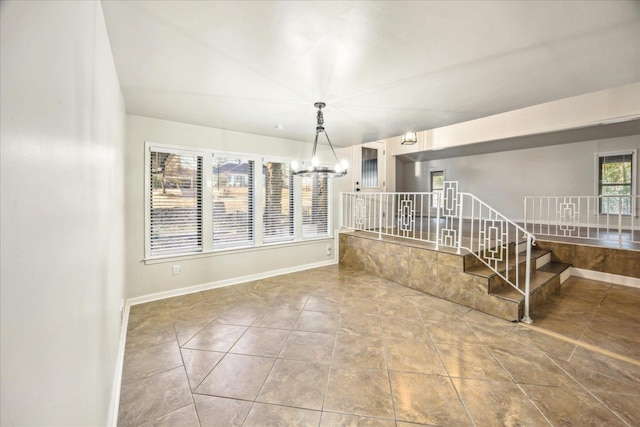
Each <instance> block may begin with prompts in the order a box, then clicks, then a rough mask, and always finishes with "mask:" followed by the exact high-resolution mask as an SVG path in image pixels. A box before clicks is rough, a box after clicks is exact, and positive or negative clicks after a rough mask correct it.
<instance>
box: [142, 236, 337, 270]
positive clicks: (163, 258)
mask: <svg viewBox="0 0 640 427" xmlns="http://www.w3.org/2000/svg"><path fill="white" fill-rule="evenodd" d="M333 240H334V238H333V237H331V236H323V237H315V238H309V239H305V240H296V241H290V242H278V243H265V244H262V245H257V246H249V247H243V248H237V249H216V250H210V251H204V252H197V253H192V254H184V255H177V254H173V255H159V256H154V257H148V258H143V259H142V261H143V262H144V263H145V265H153V264H162V263H168V262H175V261H182V260H189V259H198V258H210V257H215V256H225V255H236V254H241V253H251V252H260V251H263V250H267V249H275V248H278V249H280V248H288V247H296V246H304V245H313V244H316V243H318V242H323V241H327V242H329V241H333Z"/></svg>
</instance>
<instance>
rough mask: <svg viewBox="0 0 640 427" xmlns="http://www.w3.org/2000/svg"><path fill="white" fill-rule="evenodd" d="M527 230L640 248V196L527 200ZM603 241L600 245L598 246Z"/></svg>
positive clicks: (556, 197) (552, 197) (525, 223)
mask: <svg viewBox="0 0 640 427" xmlns="http://www.w3.org/2000/svg"><path fill="white" fill-rule="evenodd" d="M522 199H523V203H524V228H525V229H526V230H527V231H529V232H531V233H535V234H537V235H544V236H553V237H561V238H571V239H590V240H594V242H593V243H596V244H597V243H606V242H611V243H613V244H615V245H616V246H617V247H619V248H622V247H625V246H627V245H628V246H632V245H635V244H640V220H639V219H638V216H637V211H636V209H637V206H638V203H640V196H526V197H523V198H522ZM595 241H600V242H595Z"/></svg>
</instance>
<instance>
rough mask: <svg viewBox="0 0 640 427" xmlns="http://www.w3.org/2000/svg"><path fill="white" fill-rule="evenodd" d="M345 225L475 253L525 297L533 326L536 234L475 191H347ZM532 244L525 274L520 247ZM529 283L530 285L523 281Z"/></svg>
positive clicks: (454, 186)
mask: <svg viewBox="0 0 640 427" xmlns="http://www.w3.org/2000/svg"><path fill="white" fill-rule="evenodd" d="M340 208H341V213H340V218H341V220H340V227H341V228H349V229H353V230H363V231H371V232H374V233H376V234H378V238H379V239H382V236H383V235H385V236H396V237H403V238H407V239H413V240H419V241H424V242H428V243H432V244H434V245H435V248H436V250H437V249H439V247H440V246H446V247H452V248H455V249H456V252H457V253H458V254H460V253H461V250H462V249H465V250H467V251H469V252H470V253H472V254H473V255H474V256H475V257H476V258H477V259H479V260H480V261H481V262H482V263H483V264H484V265H485V266H487V267H488V268H489V269H491V271H492V272H493V273H495V274H497V275H498V276H499V277H501V278H502V280H503V281H504V282H505V283H507V284H509V285H510V286H511V287H513V288H514V289H516V290H517V291H518V292H519V293H520V294H522V295H524V297H525V310H524V316H523V317H522V321H523V322H527V323H531V318H530V316H529V296H530V293H531V292H530V278H531V246H533V245H535V240H536V238H535V236H534V235H533V233H530V232H528V231H527V230H526V229H525V228H523V227H522V226H520V225H519V224H517V223H515V222H514V221H512V220H510V219H508V218H507V217H505V216H504V215H502V214H501V213H499V212H498V211H496V210H495V209H493V208H492V207H491V206H489V205H488V204H486V203H485V202H483V201H482V200H480V199H478V198H477V197H476V196H474V195H473V194H470V193H464V192H459V191H458V183H457V182H456V181H445V183H444V187H443V190H442V191H437V192H412V193H391V192H381V193H364V192H355V193H341V197H340ZM520 239H523V240H524V241H526V255H524V256H526V259H525V262H524V265H525V268H524V271H521V268H520V264H521V258H520V257H521V256H523V255H521V254H520V249H519V245H520V243H521V240H520ZM523 282H524V283H523Z"/></svg>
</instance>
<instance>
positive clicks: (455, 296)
mask: <svg viewBox="0 0 640 427" xmlns="http://www.w3.org/2000/svg"><path fill="white" fill-rule="evenodd" d="M339 242H340V243H339V253H340V264H341V265H344V266H346V267H350V268H354V269H360V270H365V271H366V272H367V273H369V274H373V275H376V276H378V277H381V278H383V279H386V280H390V281H393V282H396V283H398V284H400V285H403V286H406V287H409V288H412V289H416V290H419V291H421V292H424V293H427V294H430V295H434V296H437V297H440V298H443V299H446V300H449V301H452V302H455V303H458V304H461V305H464V306H467V307H470V308H474V309H476V310H479V311H482V312H484V313H488V314H491V315H493V316H496V317H500V318H502V319H505V320H509V321H519V320H521V319H522V318H523V317H524V311H525V297H524V295H523V294H522V293H520V292H518V291H516V290H515V289H514V288H513V287H512V286H511V285H509V284H507V283H506V282H505V280H504V279H503V278H502V276H505V275H506V274H505V273H506V271H507V264H506V263H502V264H501V265H499V271H498V272H495V271H493V270H492V269H490V268H489V267H488V266H486V265H485V264H483V263H482V262H481V261H480V260H479V259H478V258H477V256H476V254H473V253H471V252H468V251H463V252H464V253H461V254H457V253H455V251H454V250H451V249H450V248H447V247H440V248H438V249H436V247H435V245H434V244H431V243H427V242H420V241H416V240H412V239H406V238H398V237H391V236H384V237H383V238H382V239H379V238H378V236H377V234H376V233H373V232H369V231H343V232H341V233H340V238H339ZM510 246H511V248H510V250H511V252H512V254H515V250H516V245H515V244H511V245H510ZM518 248H519V250H520V252H521V255H522V256H520V257H518V264H517V267H516V263H515V262H511V263H509V265H508V267H509V270H511V271H512V272H513V270H515V269H516V268H517V269H519V270H520V272H521V273H522V272H523V269H525V268H526V262H525V258H524V254H523V253H526V250H524V248H523V247H522V244H520V245H519V246H518ZM514 258H515V257H511V259H514ZM569 267H570V266H569V264H564V263H559V262H553V261H551V252H550V251H546V250H540V249H535V248H534V249H532V250H531V262H530V268H531V269H532V271H531V274H530V288H531V292H530V311H531V313H532V314H531V315H532V316H533V320H534V321H535V309H536V308H537V307H538V306H539V305H540V304H541V303H542V302H543V301H544V300H545V299H546V298H547V296H549V295H551V294H553V293H554V292H556V291H557V290H558V288H559V287H560V284H561V283H562V282H563V281H564V280H565V279H566V278H567V277H565V276H567V274H566V273H568V270H567V269H568V268H569ZM565 272H566V273H565ZM523 286H524V284H523Z"/></svg>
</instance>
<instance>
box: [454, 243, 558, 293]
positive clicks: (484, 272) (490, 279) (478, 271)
mask: <svg viewBox="0 0 640 427" xmlns="http://www.w3.org/2000/svg"><path fill="white" fill-rule="evenodd" d="M548 253H549V251H546V250H542V249H532V250H531V261H532V262H531V265H530V269H531V272H532V273H533V272H534V271H535V269H536V265H537V264H538V262H537V260H539V259H542V257H544V256H545V255H546V254H548ZM518 255H519V256H518V264H519V268H518V270H517V273H518V274H519V282H520V283H522V284H523V286H524V281H525V275H526V251H524V252H521V253H519V254H518ZM466 261H467V260H466V259H465V270H464V271H465V273H469V274H472V275H475V276H479V277H484V278H486V279H487V292H489V293H492V292H495V291H496V290H497V289H499V288H501V287H503V286H507V287H511V285H509V284H508V283H506V281H505V280H504V279H503V278H502V277H500V275H502V276H505V277H508V278H509V280H510V281H515V280H514V279H515V274H516V268H515V266H516V260H515V257H511V259H510V260H509V272H508V275H507V274H506V270H507V267H506V263H503V264H502V265H501V266H499V269H498V272H499V273H500V275H499V274H498V273H496V272H495V271H493V270H492V269H491V268H489V267H487V266H486V265H484V264H482V263H481V262H480V261H478V262H477V263H470V264H472V265H474V266H473V267H470V268H468V267H467V265H468V263H467V262H466Z"/></svg>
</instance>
